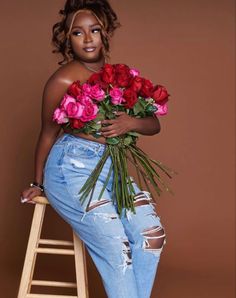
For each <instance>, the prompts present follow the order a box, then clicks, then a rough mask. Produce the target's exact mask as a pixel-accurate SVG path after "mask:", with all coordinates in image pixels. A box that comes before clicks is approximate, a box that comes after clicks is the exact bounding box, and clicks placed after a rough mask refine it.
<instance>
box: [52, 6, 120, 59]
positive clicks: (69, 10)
mask: <svg viewBox="0 0 236 298" xmlns="http://www.w3.org/2000/svg"><path fill="white" fill-rule="evenodd" d="M79 9H87V10H90V11H91V12H92V13H94V14H95V15H96V16H97V17H98V18H99V20H100V21H101V22H102V24H103V28H102V31H101V37H102V42H103V45H104V50H105V53H104V55H105V56H106V57H109V55H108V53H109V50H110V44H109V39H110V37H112V35H113V33H114V31H115V29H116V28H118V27H120V26H121V24H120V23H119V21H118V19H117V15H116V13H115V12H114V10H113V9H112V7H111V5H110V4H109V2H108V1H107V0H67V1H66V3H65V6H64V9H61V10H60V11H59V14H60V15H61V16H62V20H61V21H60V22H58V23H56V24H54V25H53V28H52V34H53V36H52V45H53V46H54V47H55V49H54V50H53V51H52V52H53V53H60V54H62V56H63V58H64V59H63V60H62V61H60V62H58V64H60V65H62V64H66V63H68V62H69V61H70V60H71V59H74V58H75V57H74V53H73V51H72V49H71V47H70V45H69V39H68V38H67V32H68V31H69V25H68V18H69V17H70V16H71V14H73V13H75V12H76V11H78V10H79Z"/></svg>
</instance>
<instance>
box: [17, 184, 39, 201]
mask: <svg viewBox="0 0 236 298" xmlns="http://www.w3.org/2000/svg"><path fill="white" fill-rule="evenodd" d="M37 196H42V191H41V190H40V189H38V188H37V187H29V188H27V189H25V190H24V191H23V192H22V193H21V203H30V204H35V202H34V201H32V199H33V198H34V197H37Z"/></svg>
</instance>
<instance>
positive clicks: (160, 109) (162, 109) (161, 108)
mask: <svg viewBox="0 0 236 298" xmlns="http://www.w3.org/2000/svg"><path fill="white" fill-rule="evenodd" d="M154 106H155V107H156V108H157V111H156V112H155V115H156V116H164V115H166V114H167V112H168V108H167V104H166V103H165V104H163V105H159V104H158V103H154Z"/></svg>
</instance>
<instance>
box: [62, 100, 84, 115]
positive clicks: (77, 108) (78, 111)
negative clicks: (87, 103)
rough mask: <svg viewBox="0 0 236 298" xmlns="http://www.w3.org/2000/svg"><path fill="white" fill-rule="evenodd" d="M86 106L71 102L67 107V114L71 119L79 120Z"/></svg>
mask: <svg viewBox="0 0 236 298" xmlns="http://www.w3.org/2000/svg"><path fill="white" fill-rule="evenodd" d="M83 110H84V106H83V105H81V103H79V102H75V103H74V102H70V103H68V105H67V107H66V113H67V115H68V117H69V118H76V119H79V118H80V117H81V115H82V113H83Z"/></svg>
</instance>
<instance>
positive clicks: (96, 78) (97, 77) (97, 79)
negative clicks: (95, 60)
mask: <svg viewBox="0 0 236 298" xmlns="http://www.w3.org/2000/svg"><path fill="white" fill-rule="evenodd" d="M87 83H89V84H90V85H96V84H99V86H100V87H101V88H102V89H106V88H107V86H108V84H107V83H104V82H103V81H102V76H101V73H94V74H92V75H91V76H90V77H89V78H88V80H87Z"/></svg>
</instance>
